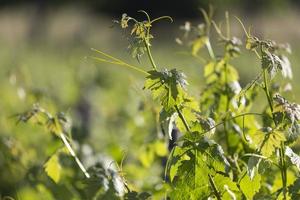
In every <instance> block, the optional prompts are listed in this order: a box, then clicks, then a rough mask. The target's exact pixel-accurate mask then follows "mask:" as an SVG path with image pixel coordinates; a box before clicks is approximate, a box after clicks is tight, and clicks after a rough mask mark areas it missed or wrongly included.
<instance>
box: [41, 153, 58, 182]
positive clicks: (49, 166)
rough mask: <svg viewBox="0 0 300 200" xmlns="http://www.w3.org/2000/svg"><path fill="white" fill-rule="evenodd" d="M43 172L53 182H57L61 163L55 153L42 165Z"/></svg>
mask: <svg viewBox="0 0 300 200" xmlns="http://www.w3.org/2000/svg"><path fill="white" fill-rule="evenodd" d="M44 169H45V172H46V173H47V175H48V176H49V177H50V178H51V179H52V180H53V181H54V182H55V183H58V181H59V179H60V175H61V165H60V163H59V158H58V155H57V154H54V155H52V156H51V157H50V158H49V160H48V161H47V162H46V163H45V165H44Z"/></svg>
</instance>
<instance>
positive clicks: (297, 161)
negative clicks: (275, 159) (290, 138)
mask: <svg viewBox="0 0 300 200" xmlns="http://www.w3.org/2000/svg"><path fill="white" fill-rule="evenodd" d="M285 155H286V156H287V157H289V158H290V160H291V162H292V163H293V164H294V165H295V166H296V167H297V168H298V170H299V171H300V156H298V155H297V154H296V153H294V151H293V150H292V149H291V148H290V147H288V146H287V147H286V148H285Z"/></svg>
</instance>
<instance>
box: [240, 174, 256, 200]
mask: <svg viewBox="0 0 300 200" xmlns="http://www.w3.org/2000/svg"><path fill="white" fill-rule="evenodd" d="M260 181H261V176H260V174H258V173H256V175H255V176H254V177H253V179H252V180H251V179H250V177H249V176H247V174H245V175H244V177H243V178H242V179H241V180H240V183H239V185H240V189H241V191H242V192H243V194H244V195H245V196H246V197H247V199H253V197H254V195H255V194H256V193H257V192H258V191H259V189H260V187H261V185H260Z"/></svg>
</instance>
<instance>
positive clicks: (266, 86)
mask: <svg viewBox="0 0 300 200" xmlns="http://www.w3.org/2000/svg"><path fill="white" fill-rule="evenodd" d="M263 75H264V91H265V94H266V96H267V99H268V103H269V107H270V109H271V112H272V115H273V103H272V98H271V96H270V92H269V87H268V78H267V69H264V71H263ZM275 124H276V123H275Z"/></svg>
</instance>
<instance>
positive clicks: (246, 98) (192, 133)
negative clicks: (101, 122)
mask: <svg viewBox="0 0 300 200" xmlns="http://www.w3.org/2000/svg"><path fill="white" fill-rule="evenodd" d="M141 12H142V13H144V14H145V15H146V17H147V19H146V20H145V21H138V20H136V19H134V18H132V17H130V16H128V15H126V14H123V16H122V19H121V21H120V22H119V23H120V25H121V28H123V29H130V34H131V36H132V37H133V39H134V41H135V45H133V46H130V48H131V50H132V56H133V57H134V58H139V57H140V56H142V55H143V54H144V53H147V56H148V58H149V61H150V63H151V65H152V69H151V70H149V71H144V70H141V69H139V68H138V67H136V66H132V65H130V64H127V63H126V62H124V61H122V60H120V59H118V58H115V57H113V56H110V55H108V54H106V53H104V52H101V51H98V50H96V52H98V53H100V54H101V56H102V58H98V57H93V58H95V59H96V60H98V61H102V62H106V63H111V64H117V65H121V66H126V67H129V68H131V69H134V70H136V71H139V72H142V73H143V74H145V75H146V78H145V79H146V80H145V84H144V89H145V90H148V91H149V92H150V94H151V96H152V98H153V99H154V100H155V101H157V102H158V104H159V105H158V107H159V116H158V117H157V119H158V120H157V123H158V124H159V127H161V131H162V132H163V133H164V135H165V141H166V142H170V141H174V140H175V138H173V137H172V136H173V135H172V132H173V131H174V130H177V132H179V133H180V137H179V139H178V140H177V141H175V142H176V143H175V144H176V145H175V146H174V147H172V148H171V150H170V152H169V155H168V159H167V162H166V166H165V179H164V180H162V183H163V184H166V185H168V186H169V187H167V189H165V190H163V191H164V194H163V195H164V197H166V198H170V199H218V200H220V199H297V198H299V192H300V187H299V179H298V178H297V175H298V174H299V169H300V157H299V156H298V155H297V153H295V152H294V151H293V150H292V148H293V145H295V141H297V140H298V138H299V120H300V106H299V105H298V104H296V103H291V102H289V101H288V100H286V99H285V98H284V97H282V95H281V94H279V92H278V91H279V90H278V89H276V88H275V87H272V84H273V81H274V77H275V76H276V75H277V74H278V72H281V74H282V76H283V78H292V71H291V67H290V62H289V61H288V58H287V56H286V55H287V54H288V53H290V49H289V47H288V46H287V45H281V44H277V43H275V42H274V41H270V40H261V39H258V38H257V37H255V36H252V35H251V33H250V31H246V29H245V28H244V26H243V24H242V23H241V21H240V20H239V19H237V21H239V22H240V23H241V25H242V27H243V29H244V31H245V34H246V44H245V48H246V49H248V50H250V52H251V51H253V52H254V53H255V55H256V56H257V58H258V59H259V60H260V62H261V66H260V73H259V74H258V75H257V77H256V78H255V79H254V80H253V81H251V82H250V83H249V84H248V85H246V86H245V87H244V88H242V87H241V85H240V83H239V75H238V71H237V70H236V68H235V67H234V66H233V65H232V64H231V62H232V60H233V59H236V58H238V56H239V55H240V54H241V51H242V50H241V48H242V45H243V43H242V41H241V40H240V39H238V38H237V37H235V36H231V33H230V17H229V14H228V13H226V14H225V19H226V34H224V33H223V32H224V31H223V29H222V26H221V25H217V23H216V22H214V21H213V19H212V18H213V12H212V10H210V12H208V13H207V12H205V11H204V10H202V13H203V16H204V19H205V22H204V23H202V24H199V25H197V26H192V25H191V23H189V22H187V23H186V24H185V25H184V26H183V27H181V29H183V30H184V31H185V33H184V37H183V39H179V38H177V40H176V41H177V42H178V43H180V44H184V43H185V42H187V43H188V47H189V52H190V54H191V55H192V56H194V57H196V58H197V59H201V60H202V61H203V62H204V63H205V64H204V77H205V84H206V86H205V88H204V90H203V91H201V95H200V97H197V96H192V95H191V94H189V92H188V82H187V80H186V78H187V77H186V76H185V74H184V73H183V72H181V71H179V70H177V69H166V68H159V67H158V66H157V65H156V64H155V61H154V59H153V57H152V55H151V51H150V47H151V44H150V42H151V39H152V38H153V36H152V35H151V34H150V30H151V27H152V24H153V22H156V21H158V20H160V19H163V18H169V17H167V16H163V17H160V18H156V19H154V20H151V19H150V17H149V15H148V14H147V13H146V12H144V11H141ZM129 22H132V23H133V25H132V26H130V24H129ZM213 29H214V30H215V31H216V33H217V35H218V39H219V42H220V44H222V45H223V47H224V48H223V51H222V52H218V53H215V51H214V50H213V48H212V45H211V42H210V40H211V36H210V35H211V34H210V33H211V31H212V30H213ZM195 33H196V34H195ZM190 37H192V39H189V38H190ZM205 47H206V49H207V51H208V54H207V55H206V57H204V56H201V55H202V53H203V50H204V49H205ZM259 92H263V93H264V94H265V100H266V101H265V102H266V105H267V106H265V107H264V108H263V110H261V112H252V110H253V109H256V108H255V107H254V105H255V102H256V101H258V99H257V94H258V93H259ZM259 101H261V100H260V99H259ZM31 119H32V120H34V121H35V122H37V123H38V124H43V125H45V127H47V129H48V130H49V131H50V132H52V133H54V134H55V135H56V136H58V137H59V138H60V139H61V140H62V142H63V144H64V147H63V149H61V150H58V151H57V152H56V153H55V154H54V155H53V156H52V157H51V158H50V159H49V160H48V161H47V162H46V164H45V171H46V172H47V174H48V175H49V176H50V177H51V178H52V179H53V180H54V181H56V182H58V181H59V177H60V173H59V171H60V170H61V166H60V164H59V157H58V153H60V152H65V151H67V152H69V154H71V156H73V157H74V159H75V161H76V162H77V164H78V166H79V168H80V169H81V170H82V171H83V173H84V174H85V175H86V181H87V182H92V183H89V184H87V185H86V186H84V188H87V189H91V190H92V191H91V192H89V193H88V194H92V195H91V196H89V197H88V198H89V199H92V198H94V199H120V198H121V199H148V198H150V196H151V194H149V193H147V192H141V193H138V192H134V191H133V190H132V189H131V188H130V186H129V185H128V184H127V183H126V181H125V178H124V177H123V176H119V178H121V182H122V185H123V186H124V187H125V188H126V192H123V193H119V192H117V190H116V183H115V181H114V180H115V178H114V177H116V174H118V173H115V172H112V171H109V170H107V169H104V168H103V167H101V166H99V165H97V166H94V167H93V168H90V170H85V168H84V167H83V165H82V164H81V162H80V161H79V159H78V157H77V156H76V154H75V152H74V150H73V149H72V148H71V145H70V141H71V137H70V136H69V137H68V136H67V133H68V131H67V129H68V128H65V125H66V124H67V121H68V120H66V119H65V118H64V117H63V115H61V114H58V115H56V116H55V117H53V116H52V115H50V114H49V113H48V112H46V111H45V110H44V109H42V108H40V107H39V106H34V108H33V109H32V110H30V111H29V112H26V113H24V114H22V115H20V117H19V120H20V121H24V122H27V121H28V120H31ZM67 127H68V126H67ZM160 140H161V138H158V141H160ZM154 146H156V143H154V144H153V145H152V146H151V147H152V148H153V147H154ZM150 154H151V153H150ZM152 154H153V153H152ZM152 154H151V155H152ZM157 154H160V155H165V154H166V153H163V154H162V153H159V152H157ZM147 155H148V154H147ZM141 160H142V162H143V159H141ZM144 163H146V164H145V165H150V164H149V163H147V162H146V161H145V162H144ZM92 185H94V186H95V187H92ZM153 198H154V196H153ZM155 198H156V197H155ZM159 198H162V196H159Z"/></svg>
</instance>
